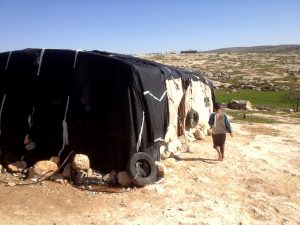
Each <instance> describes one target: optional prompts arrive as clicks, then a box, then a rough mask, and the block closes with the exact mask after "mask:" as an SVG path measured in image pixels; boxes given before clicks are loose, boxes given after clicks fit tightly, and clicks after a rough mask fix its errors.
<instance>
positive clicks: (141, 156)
mask: <svg viewBox="0 0 300 225" xmlns="http://www.w3.org/2000/svg"><path fill="white" fill-rule="evenodd" d="M139 161H145V162H146V163H147V165H148V166H149V169H150V173H148V174H147V176H146V177H143V176H142V175H141V174H139V173H138V171H137V169H136V163H137V162H139ZM127 172H128V174H129V175H130V176H131V178H132V179H133V180H132V183H134V184H135V185H137V186H139V187H143V186H145V185H147V184H151V183H153V182H154V181H155V179H156V175H157V168H156V165H155V161H154V159H153V158H152V156H151V155H149V154H147V153H145V152H137V153H134V154H133V155H132V156H131V158H130V159H129V161H128V165H127ZM148 172H149V171H148Z"/></svg>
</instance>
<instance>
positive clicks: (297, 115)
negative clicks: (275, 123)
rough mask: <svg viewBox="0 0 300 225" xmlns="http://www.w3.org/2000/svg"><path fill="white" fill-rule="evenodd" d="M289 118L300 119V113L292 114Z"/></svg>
mask: <svg viewBox="0 0 300 225" xmlns="http://www.w3.org/2000/svg"><path fill="white" fill-rule="evenodd" d="M289 116H290V117H292V118H299V119H300V112H296V113H290V114H289Z"/></svg>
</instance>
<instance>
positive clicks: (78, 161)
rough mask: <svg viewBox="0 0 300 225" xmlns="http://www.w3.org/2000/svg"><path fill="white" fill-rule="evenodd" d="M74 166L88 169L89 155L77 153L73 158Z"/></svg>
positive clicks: (79, 168) (77, 168) (74, 167)
mask: <svg viewBox="0 0 300 225" xmlns="http://www.w3.org/2000/svg"><path fill="white" fill-rule="evenodd" d="M72 168H73V169H75V170H88V169H89V168H90V160H89V157H88V156H87V155H83V154H76V155H75V157H74V159H73V163H72Z"/></svg>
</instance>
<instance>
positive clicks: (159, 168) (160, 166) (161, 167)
mask: <svg viewBox="0 0 300 225" xmlns="http://www.w3.org/2000/svg"><path fill="white" fill-rule="evenodd" d="M155 165H156V168H157V176H158V177H164V176H165V174H166V172H167V167H166V166H165V164H164V163H163V162H159V161H156V162H155Z"/></svg>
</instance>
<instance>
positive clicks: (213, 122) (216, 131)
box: [208, 102, 233, 161]
mask: <svg viewBox="0 0 300 225" xmlns="http://www.w3.org/2000/svg"><path fill="white" fill-rule="evenodd" d="M208 124H209V126H210V128H211V129H212V139H213V144H214V149H216V150H217V152H218V155H219V157H218V161H223V159H224V147H225V140H226V133H227V132H228V133H229V134H230V136H231V137H233V134H232V130H231V125H230V122H229V119H228V117H227V115H226V114H225V113H224V112H222V107H221V104H220V103H218V102H216V103H215V112H213V113H212V114H211V115H210V117H209V121H208Z"/></svg>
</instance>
